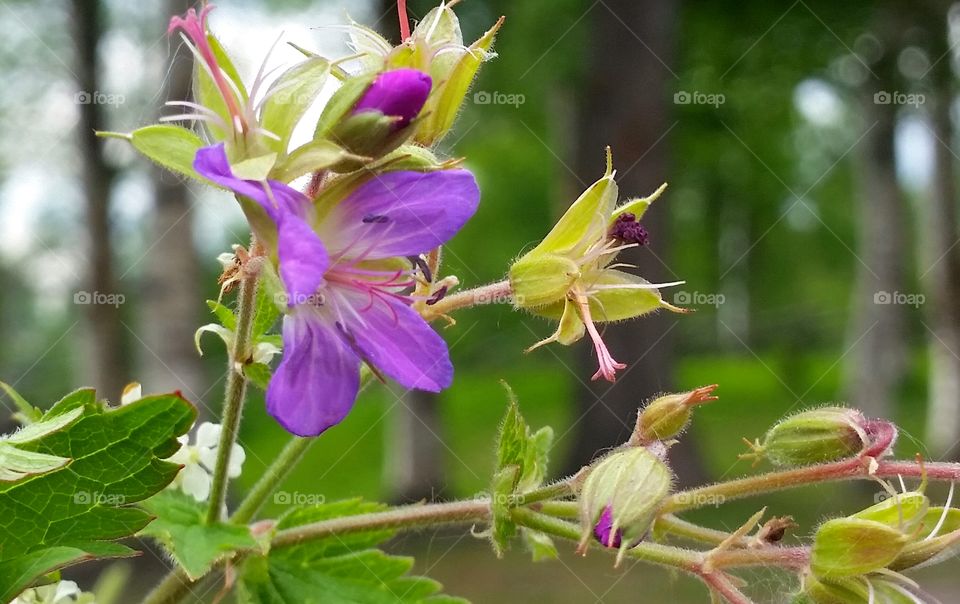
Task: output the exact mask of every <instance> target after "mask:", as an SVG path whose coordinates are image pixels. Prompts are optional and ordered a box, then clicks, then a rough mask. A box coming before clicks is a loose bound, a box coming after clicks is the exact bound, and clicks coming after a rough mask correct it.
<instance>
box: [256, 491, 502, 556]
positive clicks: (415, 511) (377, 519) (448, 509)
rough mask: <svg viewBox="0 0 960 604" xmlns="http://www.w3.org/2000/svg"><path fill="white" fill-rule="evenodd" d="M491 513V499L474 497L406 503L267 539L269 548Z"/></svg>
mask: <svg viewBox="0 0 960 604" xmlns="http://www.w3.org/2000/svg"><path fill="white" fill-rule="evenodd" d="M489 516H490V501H489V500H486V499H474V500H468V501H453V502H450V503H434V504H428V505H408V506H403V507H397V508H392V509H389V510H384V511H382V512H371V513H368V514H357V515H355V516H342V517H340V518H331V519H330V520H322V521H320V522H314V523H312V524H305V525H303V526H298V527H294V528H290V529H287V530H284V531H280V532H279V533H277V535H276V536H275V537H274V538H273V541H272V542H271V543H270V546H271V547H272V548H276V547H283V546H287V545H294V544H297V543H300V542H301V541H308V540H310V539H321V538H323V537H329V536H331V535H344V534H348V533H358V532H365V531H371V530H380V529H391V528H392V529H410V528H417V527H423V526H436V525H441V524H456V523H467V522H480V521H483V520H486V519H487V518H489Z"/></svg>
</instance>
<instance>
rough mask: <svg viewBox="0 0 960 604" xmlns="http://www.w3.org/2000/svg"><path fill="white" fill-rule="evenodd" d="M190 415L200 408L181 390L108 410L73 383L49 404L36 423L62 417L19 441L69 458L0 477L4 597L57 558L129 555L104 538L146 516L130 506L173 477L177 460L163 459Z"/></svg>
mask: <svg viewBox="0 0 960 604" xmlns="http://www.w3.org/2000/svg"><path fill="white" fill-rule="evenodd" d="M74 414H77V417H76V418H72V415H74ZM195 418H196V409H194V407H193V406H192V405H191V404H190V403H188V402H187V401H186V400H184V399H183V398H182V397H180V396H177V395H172V394H171V395H160V396H150V397H145V398H142V399H140V400H138V401H136V402H134V403H131V404H129V405H125V406H123V407H121V408H117V409H108V408H107V407H106V406H105V405H104V404H103V403H100V402H97V400H96V395H95V394H94V392H93V391H92V390H78V391H76V392H74V393H72V394H70V395H68V396H66V397H65V398H64V399H63V400H61V401H60V402H58V403H56V404H55V405H54V406H53V407H52V408H51V409H50V410H49V411H47V413H46V414H45V415H44V416H43V418H42V420H41V421H42V422H48V421H51V422H62V423H63V425H62V426H61V427H60V428H59V429H57V430H55V431H48V432H46V433H44V434H41V435H40V436H38V437H37V438H35V439H32V440H28V441H26V442H23V443H20V444H18V445H17V447H18V448H20V449H23V450H26V451H32V452H35V453H40V454H44V455H51V456H56V457H62V458H69V459H70V463H69V464H68V465H66V466H64V467H61V468H59V469H55V470H52V471H50V472H47V473H45V474H40V475H34V476H30V477H27V478H24V479H21V480H18V481H15V482H5V483H0V533H2V534H3V535H4V538H3V539H2V540H0V601H6V600H8V599H10V598H12V597H13V596H14V595H16V594H17V593H19V591H21V590H22V589H23V588H25V587H26V586H28V585H30V584H31V583H32V582H33V581H35V580H36V579H37V578H38V577H40V576H42V575H44V574H46V573H48V572H51V571H53V570H56V569H58V568H61V567H63V566H67V565H69V564H74V563H76V562H80V561H82V560H87V559H92V558H101V557H116V556H126V555H130V554H131V553H132V551H131V550H130V549H129V548H126V547H124V546H121V545H118V544H114V543H110V541H112V540H115V539H121V538H124V537H129V536H131V535H133V534H134V533H136V532H137V531H139V530H140V529H142V528H143V527H144V526H146V525H147V523H149V522H150V520H151V516H150V515H149V514H147V513H146V512H144V511H143V510H140V509H137V508H135V507H128V505H127V504H131V503H136V502H138V501H142V500H144V499H146V498H147V497H150V496H151V495H153V494H154V493H156V492H158V491H159V490H161V489H162V488H163V487H165V486H166V485H167V484H169V483H170V481H172V480H173V478H174V476H176V474H177V472H178V471H179V466H178V465H177V464H173V463H169V462H166V461H163V460H162V458H165V457H169V456H170V455H172V454H173V453H174V452H175V451H176V450H177V449H178V448H179V443H178V442H177V440H176V437H177V436H179V435H181V434H183V433H185V432H186V431H187V430H188V429H189V427H190V426H191V425H192V424H193V421H194V419H195ZM36 425H40V424H36ZM36 425H35V426H36ZM21 438H22V437H21Z"/></svg>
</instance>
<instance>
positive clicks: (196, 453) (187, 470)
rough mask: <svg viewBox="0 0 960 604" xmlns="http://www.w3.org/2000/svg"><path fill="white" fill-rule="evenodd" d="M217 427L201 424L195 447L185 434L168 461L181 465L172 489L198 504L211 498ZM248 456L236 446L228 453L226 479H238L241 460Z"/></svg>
mask: <svg viewBox="0 0 960 604" xmlns="http://www.w3.org/2000/svg"><path fill="white" fill-rule="evenodd" d="M220 430H221V427H220V424H211V423H210V422H204V423H202V424H200V427H199V428H197V433H196V436H195V437H194V444H193V445H191V444H189V439H188V436H187V435H186V434H184V435H183V436H181V437H180V438H178V439H177V440H179V441H180V449H179V450H178V451H177V452H176V453H174V454H173V455H171V456H170V461H172V462H174V463H179V464H183V470H181V471H180V473H179V474H177V477H176V478H175V479H174V481H173V483H171V486H172V487H174V488H179V489H181V490H182V491H183V492H184V493H186V494H187V495H190V496H191V497H193V498H194V499H196V500H197V501H206V500H207V498H208V497H209V496H210V484H211V482H212V481H213V479H212V473H213V469H214V468H215V467H216V465H217V449H218V446H219V444H220ZM246 457H247V455H246V453H245V452H244V450H243V447H241V446H240V445H238V444H237V443H234V444H233V448H232V449H231V450H230V465H229V466H227V476H228V477H230V478H236V477H237V476H240V471H241V469H242V467H243V460H244V459H246Z"/></svg>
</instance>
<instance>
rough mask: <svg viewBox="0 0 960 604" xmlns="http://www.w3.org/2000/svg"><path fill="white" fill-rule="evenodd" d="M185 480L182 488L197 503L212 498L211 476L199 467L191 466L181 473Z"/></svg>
mask: <svg viewBox="0 0 960 604" xmlns="http://www.w3.org/2000/svg"><path fill="white" fill-rule="evenodd" d="M180 474H181V475H182V476H183V480H182V482H181V484H180V488H181V489H183V492H184V493H186V494H187V495H191V496H192V497H193V498H194V499H196V500H197V501H206V500H207V497H209V496H210V475H209V474H207V472H206V470H204V469H203V468H201V467H200V466H199V465H196V464H191V465H189V466H187V467H185V468H184V469H183V471H182V472H181V473H180Z"/></svg>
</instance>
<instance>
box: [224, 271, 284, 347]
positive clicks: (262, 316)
mask: <svg viewBox="0 0 960 604" xmlns="http://www.w3.org/2000/svg"><path fill="white" fill-rule="evenodd" d="M274 295H275V294H274V293H273V291H272V288H271V287H269V286H267V285H261V286H260V287H259V288H258V289H257V299H256V304H257V306H256V310H255V311H254V314H253V334H252V337H253V339H254V341H259V340H260V338H261V336H264V335H266V334H267V332H269V331H270V329H271V328H272V327H273V325H274V324H275V323H276V322H277V319H279V318H280V309H279V308H277V304H276V303H275V302H274ZM231 314H232V313H231Z"/></svg>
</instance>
